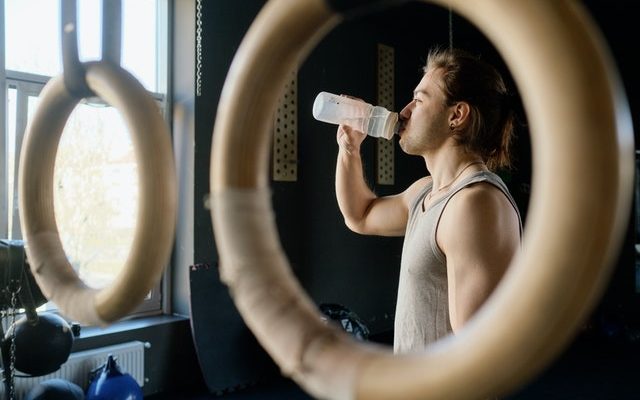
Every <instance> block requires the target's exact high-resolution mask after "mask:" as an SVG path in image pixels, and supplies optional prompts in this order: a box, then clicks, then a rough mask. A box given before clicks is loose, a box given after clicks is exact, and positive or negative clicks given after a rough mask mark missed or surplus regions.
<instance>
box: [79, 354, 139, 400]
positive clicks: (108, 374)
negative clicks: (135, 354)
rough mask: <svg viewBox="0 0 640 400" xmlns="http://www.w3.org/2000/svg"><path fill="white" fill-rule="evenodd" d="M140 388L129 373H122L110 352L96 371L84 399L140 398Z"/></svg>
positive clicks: (114, 399)
mask: <svg viewBox="0 0 640 400" xmlns="http://www.w3.org/2000/svg"><path fill="white" fill-rule="evenodd" d="M142 398H143V396H142V389H140V386H138V383H137V382H136V380H135V379H133V377H132V376H131V375H129V374H126V373H125V374H123V373H122V372H121V371H120V367H118V365H117V364H116V360H115V359H114V358H113V356H112V355H111V354H109V357H108V358H107V362H106V363H105V364H104V365H103V366H102V367H100V368H98V370H97V371H96V373H95V375H94V376H93V377H92V379H91V383H90V384H89V389H88V390H87V397H86V400H142Z"/></svg>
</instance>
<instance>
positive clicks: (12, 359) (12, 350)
mask: <svg viewBox="0 0 640 400" xmlns="http://www.w3.org/2000/svg"><path fill="white" fill-rule="evenodd" d="M19 291H20V288H19V287H18V288H17V289H15V290H14V289H13V288H12V289H11V325H10V327H9V329H11V343H10V345H9V384H8V385H7V387H8V391H9V393H8V396H7V398H8V399H9V400H14V399H15V395H16V393H15V392H16V390H15V382H14V378H15V375H16V313H17V312H18V310H17V302H18V301H17V297H18V292H19Z"/></svg>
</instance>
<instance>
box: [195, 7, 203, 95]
mask: <svg viewBox="0 0 640 400" xmlns="http://www.w3.org/2000/svg"><path fill="white" fill-rule="evenodd" d="M201 94H202V0H197V2H196V96H200V95H201Z"/></svg>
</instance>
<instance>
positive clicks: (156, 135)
mask: <svg viewBox="0 0 640 400" xmlns="http://www.w3.org/2000/svg"><path fill="white" fill-rule="evenodd" d="M86 80H87V84H88V86H89V87H90V88H91V90H93V91H94V93H96V95H97V96H99V97H100V98H102V99H103V100H104V101H106V102H107V103H108V104H110V105H112V106H114V107H115V108H116V109H118V110H119V111H120V113H121V114H122V116H123V118H124V120H125V123H126V124H127V127H128V129H129V131H130V132H131V135H132V141H133V145H134V151H135V154H136V158H137V160H138V179H139V191H140V194H139V200H138V216H137V221H136V228H135V232H134V238H133V243H132V245H131V249H130V251H129V255H128V257H127V260H126V263H125V265H124V267H123V268H122V270H121V271H120V273H119V274H118V275H117V276H116V278H115V280H114V282H113V283H111V285H109V286H107V287H105V288H103V289H99V290H98V289H94V288H90V287H88V286H87V285H85V284H84V283H83V282H82V281H81V280H80V278H79V277H78V275H77V274H76V272H75V271H74V270H73V268H72V267H71V265H70V264H69V261H68V260H67V258H66V256H65V253H64V249H63V248H62V243H61V241H60V236H59V233H58V228H57V225H56V221H55V216H54V213H53V171H54V163H55V159H56V153H57V150H58V143H59V141H60V136H61V135H62V131H63V129H64V126H65V124H66V122H67V120H68V118H69V115H70V114H71V112H72V111H73V109H74V108H75V106H76V105H77V103H78V101H79V99H78V98H75V97H74V96H72V95H71V94H70V93H69V92H68V91H67V89H66V87H65V85H64V79H63V78H62V76H58V77H55V78H53V79H51V80H50V81H49V83H47V85H46V86H45V87H44V89H43V90H42V93H41V95H40V105H39V107H38V109H37V110H36V113H35V115H34V117H33V120H32V121H31V122H30V124H29V126H28V127H27V130H26V133H25V138H24V143H23V146H22V155H21V158H20V167H19V191H20V222H21V226H22V233H23V237H24V239H25V241H26V245H27V257H28V259H29V263H30V265H31V269H32V271H33V273H34V276H35V278H36V281H37V282H38V285H39V286H40V288H41V289H42V292H43V293H44V295H45V296H46V297H47V298H48V299H50V300H52V301H53V302H55V303H56V305H57V306H58V307H59V309H60V311H61V313H62V314H63V315H65V316H66V317H68V318H70V319H72V320H76V321H80V322H83V323H87V324H92V325H106V324H108V323H111V322H113V321H115V320H117V319H119V318H121V317H123V316H125V315H126V314H127V313H129V312H131V311H132V310H133V309H134V308H135V307H136V306H137V305H138V304H139V303H141V302H142V300H143V299H144V297H145V296H147V294H148V293H149V291H150V290H151V289H152V288H153V286H154V285H156V284H157V283H158V282H159V280H160V278H161V276H162V271H163V270H164V267H165V266H166V264H167V262H168V260H169V255H170V253H171V249H172V246H173V237H174V231H175V224H176V176H175V165H174V162H173V154H172V151H171V143H170V135H169V133H168V129H167V127H166V124H165V122H164V120H163V118H162V116H161V114H160V111H159V109H158V106H157V105H156V104H155V101H154V100H153V99H152V98H151V96H149V95H148V93H147V92H146V90H145V89H144V88H143V87H142V85H141V84H140V83H139V82H138V81H137V80H136V79H135V78H134V77H133V76H132V75H131V74H129V73H128V72H127V71H125V70H124V69H122V68H121V67H119V66H116V65H113V64H109V63H106V62H97V63H96V62H93V63H87V64H86Z"/></svg>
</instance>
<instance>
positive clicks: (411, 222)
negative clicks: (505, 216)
mask: <svg viewBox="0 0 640 400" xmlns="http://www.w3.org/2000/svg"><path fill="white" fill-rule="evenodd" d="M478 182H487V183H490V184H492V185H494V186H496V187H497V188H498V189H499V190H500V191H501V192H502V193H504V195H505V196H506V197H507V199H508V200H509V202H510V203H511V205H512V206H513V208H514V209H515V211H516V213H517V214H518V220H520V213H519V211H518V207H517V206H516V203H515V201H514V200H513V198H512V197H511V195H510V194H509V190H508V189H507V187H506V185H505V184H504V182H503V181H502V179H500V177H499V176H498V175H496V174H494V173H492V172H489V171H479V172H476V173H474V174H471V175H469V176H466V177H464V179H462V180H460V181H459V182H458V183H457V184H455V185H454V186H453V187H452V188H451V189H450V190H449V192H448V193H447V194H446V195H444V196H443V197H440V198H436V199H435V200H434V202H433V203H431V204H430V205H429V207H428V208H427V209H426V210H425V211H424V212H423V211H422V204H423V201H424V200H425V197H426V196H428V195H429V193H430V192H431V190H432V187H433V182H431V183H428V184H427V185H426V186H425V187H424V188H423V189H422V190H421V191H420V192H419V193H418V195H417V196H416V198H415V199H414V201H413V203H412V204H411V206H410V208H409V218H408V221H407V228H406V232H405V239H404V244H403V248H402V260H401V263H400V281H399V285H398V298H397V302H396V314H395V322H394V342H393V348H394V352H395V353H406V352H409V351H415V350H423V349H425V348H426V347H427V345H428V344H430V343H432V342H434V341H436V340H438V339H440V338H442V337H444V336H447V335H449V334H450V333H451V332H452V328H451V321H450V319H449V294H448V281H447V261H446V258H445V255H444V254H443V253H442V251H441V250H440V248H439V247H438V244H437V243H436V230H437V226H438V223H439V222H440V218H441V217H442V212H443V211H444V209H445V207H446V205H447V203H448V202H449V200H450V199H451V198H452V197H453V196H454V195H455V194H456V193H458V192H459V191H460V190H462V189H464V188H465V187H467V186H470V185H473V184H475V183H478ZM520 231H521V232H522V222H520Z"/></svg>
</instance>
